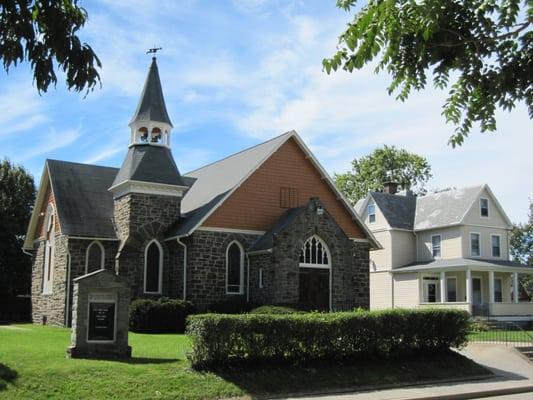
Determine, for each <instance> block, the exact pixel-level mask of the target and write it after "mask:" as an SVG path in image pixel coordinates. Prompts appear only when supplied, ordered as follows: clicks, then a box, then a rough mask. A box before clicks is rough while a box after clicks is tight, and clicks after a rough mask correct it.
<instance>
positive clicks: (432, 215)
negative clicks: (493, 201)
mask: <svg viewBox="0 0 533 400" xmlns="http://www.w3.org/2000/svg"><path fill="white" fill-rule="evenodd" d="M483 187H484V186H483V185H480V186H473V187H467V188H461V189H451V190H446V191H443V192H438V193H430V194H427V195H426V196H421V197H418V199H417V204H416V216H415V222H414V229H415V230H423V229H433V228H438V227H441V226H447V225H453V224H459V223H460V222H461V221H462V220H463V217H464V215H465V214H466V212H467V211H468V210H469V209H470V207H471V206H472V204H473V203H474V201H475V200H476V199H477V196H478V195H479V193H480V192H481V191H482V190H483Z"/></svg>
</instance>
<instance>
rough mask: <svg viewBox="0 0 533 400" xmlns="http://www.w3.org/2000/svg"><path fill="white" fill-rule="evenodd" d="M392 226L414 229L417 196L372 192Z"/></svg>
mask: <svg viewBox="0 0 533 400" xmlns="http://www.w3.org/2000/svg"><path fill="white" fill-rule="evenodd" d="M370 195H371V196H372V198H373V199H374V201H375V202H376V205H377V206H378V207H379V209H380V210H381V212H382V213H383V216H384V217H385V219H386V220H387V222H388V224H389V226H390V227H391V228H397V229H409V230H411V229H413V221H414V219H415V209H416V196H414V195H413V194H406V195H405V196H403V195H398V194H387V193H380V192H372V193H371V194H370Z"/></svg>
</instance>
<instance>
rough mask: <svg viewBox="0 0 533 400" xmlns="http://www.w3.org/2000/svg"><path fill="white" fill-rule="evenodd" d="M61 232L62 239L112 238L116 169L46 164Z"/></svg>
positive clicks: (56, 163) (52, 162)
mask: <svg viewBox="0 0 533 400" xmlns="http://www.w3.org/2000/svg"><path fill="white" fill-rule="evenodd" d="M46 164H47V166H48V171H49V173H50V181H51V183H52V190H53V193H54V197H55V202H56V208H57V213H58V216H59V222H60V224H61V231H62V233H63V234H65V235H71V236H84V237H98V238H113V239H114V238H116V235H115V229H114V228H113V221H112V218H113V195H112V194H111V193H110V192H109V191H108V190H107V189H108V188H109V187H110V186H111V183H112V182H113V179H114V178H115V176H116V175H117V172H118V169H117V168H110V167H100V166H97V165H87V164H78V163H72V162H66V161H57V160H46Z"/></svg>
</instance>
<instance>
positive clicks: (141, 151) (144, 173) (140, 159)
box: [113, 144, 187, 186]
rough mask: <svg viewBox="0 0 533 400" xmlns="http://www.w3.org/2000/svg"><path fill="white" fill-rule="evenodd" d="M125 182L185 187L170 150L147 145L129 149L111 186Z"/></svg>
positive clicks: (134, 146) (138, 145)
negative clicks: (132, 181)
mask: <svg viewBox="0 0 533 400" xmlns="http://www.w3.org/2000/svg"><path fill="white" fill-rule="evenodd" d="M127 180H134V181H141V182H152V183H162V184H167V185H178V186H187V185H186V184H185V182H184V179H182V178H181V176H180V173H179V171H178V167H177V166H176V163H175V162H174V157H172V153H171V152H170V149H169V148H167V147H164V146H152V145H149V144H136V145H133V146H131V147H130V148H129V150H128V154H126V158H125V159H124V162H123V163H122V167H120V171H119V173H118V174H117V176H116V178H115V180H114V182H113V186H115V185H118V184H119V183H122V182H124V181H127Z"/></svg>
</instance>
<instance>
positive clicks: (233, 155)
mask: <svg viewBox="0 0 533 400" xmlns="http://www.w3.org/2000/svg"><path fill="white" fill-rule="evenodd" d="M295 132H296V131H295V130H294V129H292V130H290V131H287V132H284V133H282V134H281V135H278V136H275V137H273V138H271V139H268V140H265V141H264V142H261V143H258V144H255V145H253V146H250V147H247V148H245V149H242V150H240V151H238V152H236V153H233V154H230V155H227V156H226V157H222V158H221V159H218V160H215V161H212V162H210V163H208V164H205V165H203V166H201V167H198V168H196V169H193V170H191V171H188V172H186V173H184V174H183V175H189V174H192V173H193V172H196V171H199V170H201V169H204V168H207V167H209V166H211V165H213V164H216V163H219V162H221V161H224V160H227V159H228V158H231V157H235V156H236V155H238V154H241V153H244V152H246V151H250V150H252V149H254V148H256V147H259V146H262V145H264V144H267V143H270V142H272V141H274V140H276V139H279V138H281V137H282V136H285V135H287V136H289V134H290V136H292V135H293V134H294V133H295Z"/></svg>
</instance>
